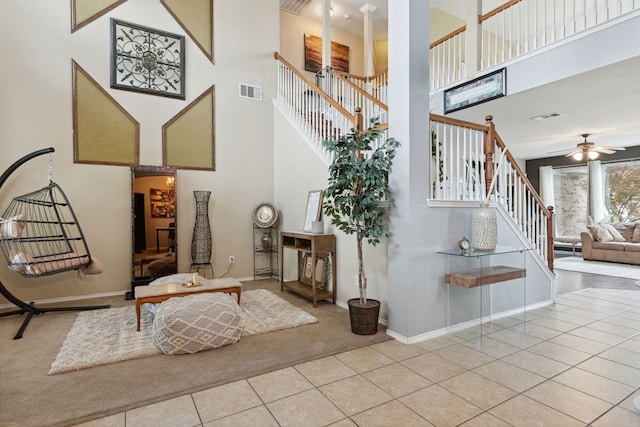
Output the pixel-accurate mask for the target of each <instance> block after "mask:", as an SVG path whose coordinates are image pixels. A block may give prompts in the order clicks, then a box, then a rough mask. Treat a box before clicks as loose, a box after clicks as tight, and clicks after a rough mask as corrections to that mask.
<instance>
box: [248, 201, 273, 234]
mask: <svg viewBox="0 0 640 427" xmlns="http://www.w3.org/2000/svg"><path fill="white" fill-rule="evenodd" d="M277 221H278V211H277V210H276V208H275V207H273V205H272V204H271V203H266V202H263V203H260V204H259V205H258V206H256V208H255V209H254V210H253V223H254V224H255V225H256V226H257V227H260V228H269V227H272V226H273V225H274V224H275V223H276V222H277Z"/></svg>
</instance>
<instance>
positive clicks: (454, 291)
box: [438, 247, 528, 343]
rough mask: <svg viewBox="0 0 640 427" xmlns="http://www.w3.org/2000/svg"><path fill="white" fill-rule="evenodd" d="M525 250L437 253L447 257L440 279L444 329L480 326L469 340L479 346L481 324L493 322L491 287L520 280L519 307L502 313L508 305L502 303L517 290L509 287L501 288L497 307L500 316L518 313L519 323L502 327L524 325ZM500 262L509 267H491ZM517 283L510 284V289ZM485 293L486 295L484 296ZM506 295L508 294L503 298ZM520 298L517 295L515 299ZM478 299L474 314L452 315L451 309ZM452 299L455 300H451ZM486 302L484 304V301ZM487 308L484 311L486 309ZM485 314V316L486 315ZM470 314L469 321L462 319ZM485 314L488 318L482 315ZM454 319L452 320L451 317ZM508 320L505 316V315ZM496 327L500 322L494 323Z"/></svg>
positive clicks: (501, 249) (506, 249)
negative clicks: (444, 306) (444, 301)
mask: <svg viewBox="0 0 640 427" xmlns="http://www.w3.org/2000/svg"><path fill="white" fill-rule="evenodd" d="M527 251H528V249H525V248H510V247H497V248H496V249H495V250H493V251H478V250H471V251H470V252H469V253H467V254H465V253H462V251H460V250H459V249H451V250H443V251H438V253H439V254H443V255H446V257H447V273H446V274H445V276H444V281H445V283H446V284H447V328H450V327H451V325H452V323H454V324H462V325H465V324H470V323H471V324H474V323H478V321H479V323H480V328H479V329H480V332H479V333H478V335H479V336H472V338H474V339H475V338H478V337H479V338H480V343H482V335H483V328H482V323H484V322H485V321H487V320H488V321H490V322H494V318H493V313H494V307H493V306H494V298H493V295H492V289H491V286H492V285H494V284H498V283H502V282H508V281H512V280H518V279H522V280H521V281H520V282H521V292H522V294H521V297H522V308H520V307H519V304H518V307H517V308H516V309H513V308H512V307H509V308H507V309H506V310H505V307H504V306H505V305H509V304H508V303H506V302H505V300H509V299H510V298H511V299H513V298H514V297H513V294H514V293H517V291H516V290H515V289H514V288H513V287H511V285H509V286H510V287H509V288H504V287H501V288H500V291H501V293H502V295H500V296H501V301H500V303H501V304H502V305H503V307H500V309H499V310H500V312H501V313H502V317H504V316H505V312H506V313H507V314H513V313H515V312H516V311H517V312H518V314H519V313H520V312H521V313H522V320H521V321H518V322H513V319H511V320H510V321H508V322H507V321H506V322H505V324H503V325H502V326H507V327H511V326H514V324H520V323H521V324H523V325H524V324H525V322H526V292H527V291H526V275H527V269H526V255H527ZM504 259H507V260H508V263H509V264H511V265H494V261H496V260H497V261H498V262H500V263H503V262H504ZM516 285H517V283H516V282H514V286H516ZM487 292H488V295H485V293H487ZM507 292H510V293H511V295H504V294H505V293H507ZM519 296H520V295H518V297H519ZM476 298H478V302H479V305H478V306H476V307H477V308H478V311H477V312H475V313H470V312H469V311H470V310H464V313H463V314H462V315H458V316H454V315H452V307H453V306H455V305H456V304H459V305H463V304H465V303H466V304H467V305H471V306H473V305H475V304H476V303H474V302H473V300H475V299H476ZM453 299H455V300H456V301H457V302H456V301H452V300H453ZM487 299H488V301H486V300H487ZM487 305H488V310H487V309H486V306H487ZM487 312H488V313H487ZM469 314H471V319H467V318H464V317H463V316H464V315H469ZM487 314H488V319H485V316H486V315H487ZM454 317H455V318H454ZM507 317H508V316H507ZM495 323H497V324H500V321H497V322H495Z"/></svg>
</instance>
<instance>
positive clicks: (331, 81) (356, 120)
mask: <svg viewBox="0 0 640 427" xmlns="http://www.w3.org/2000/svg"><path fill="white" fill-rule="evenodd" d="M274 57H275V59H276V60H277V61H278V92H277V95H278V96H277V98H276V103H277V105H278V106H279V107H280V108H281V109H282V110H283V111H284V112H285V113H286V114H287V116H288V117H289V118H290V120H291V121H292V122H293V124H294V125H295V126H297V128H298V129H299V130H300V131H301V132H302V133H303V134H304V135H305V136H306V138H307V141H308V142H309V143H310V145H311V147H312V148H313V149H314V150H315V151H316V152H317V153H318V154H319V155H320V157H321V158H322V159H323V160H324V161H325V163H326V164H327V165H328V164H329V163H330V161H331V158H330V155H329V153H328V152H326V151H325V150H324V148H323V147H322V141H324V140H327V139H336V138H339V137H340V135H342V134H345V133H348V132H349V130H350V129H351V128H355V127H356V126H362V124H363V123H370V122H371V119H374V118H377V117H378V118H379V117H381V116H382V117H384V118H385V119H386V112H387V111H388V107H387V106H386V105H385V104H383V103H382V102H381V101H380V100H379V99H377V98H375V97H374V96H372V95H371V94H369V93H366V92H365V91H364V90H363V89H362V88H361V87H359V86H358V85H357V84H355V83H353V82H352V81H351V80H352V79H354V77H353V76H351V77H349V78H347V77H346V76H344V75H340V74H337V73H333V72H331V69H325V70H323V71H321V77H320V78H319V79H317V80H319V81H318V83H319V85H322V86H323V87H325V88H327V91H325V90H323V89H322V88H320V87H319V85H318V84H316V83H313V82H312V81H310V80H309V79H308V78H307V77H305V76H304V74H303V73H301V72H300V71H299V70H296V69H295V68H294V67H293V66H291V64H290V63H288V62H287V61H286V60H285V59H284V58H282V56H280V55H279V54H278V53H277V52H276V53H275V54H274ZM359 80H360V81H365V82H366V80H367V79H365V78H360V79H359ZM359 104H360V105H359ZM348 111H355V112H356V113H355V114H350V113H349V112H348ZM381 127H382V128H383V129H386V128H387V127H388V126H387V124H386V123H384V124H383V125H382V126H381ZM429 128H430V129H431V138H430V140H431V154H432V156H431V159H430V162H431V171H432V173H431V177H430V183H429V186H430V191H429V194H430V201H431V202H432V205H434V206H437V205H438V203H441V204H442V203H444V204H446V205H447V206H451V205H452V204H455V203H462V204H466V205H468V202H470V201H472V202H475V203H478V206H479V203H480V201H482V200H484V198H485V194H488V193H489V187H490V185H491V182H492V181H493V180H494V177H495V178H496V179H495V183H494V186H493V188H492V190H495V191H491V193H490V194H491V197H490V200H491V203H492V204H493V206H495V207H496V208H499V209H502V210H503V211H504V214H505V215H504V216H505V217H507V218H508V219H509V221H510V223H511V224H510V225H511V227H512V228H513V229H514V230H517V232H518V233H519V235H520V236H521V237H522V239H523V241H524V242H525V244H526V245H527V246H528V247H531V248H533V249H534V252H535V253H536V254H537V255H538V257H537V258H538V261H539V263H540V264H542V265H545V266H546V267H547V268H548V269H549V271H550V272H551V271H553V233H552V232H551V230H553V227H552V219H553V215H552V210H551V209H549V208H546V207H545V206H544V204H543V203H542V201H541V199H540V197H539V195H538V194H537V192H536V191H535V189H534V188H533V186H532V185H531V183H530V182H529V180H528V179H527V177H526V176H525V174H524V173H523V172H522V170H521V169H520V167H519V166H518V164H517V163H516V161H515V159H514V158H513V157H512V156H511V154H510V153H509V152H508V150H507V147H506V145H505V143H504V141H503V140H502V138H500V135H499V134H498V133H497V132H496V130H495V128H494V125H493V123H492V117H487V123H485V124H484V125H480V124H475V123H469V122H465V121H461V120H456V119H452V118H449V117H445V116H439V115H435V114H430V117H429ZM386 139H387V135H386V132H385V134H384V135H383V137H382V138H381V139H380V141H384V140H386Z"/></svg>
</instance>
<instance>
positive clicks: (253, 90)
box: [240, 83, 262, 101]
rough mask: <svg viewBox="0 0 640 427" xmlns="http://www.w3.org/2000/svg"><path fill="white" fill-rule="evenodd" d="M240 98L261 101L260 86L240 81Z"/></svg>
mask: <svg viewBox="0 0 640 427" xmlns="http://www.w3.org/2000/svg"><path fill="white" fill-rule="evenodd" d="M240 98H248V99H253V100H255V101H262V88H261V87H260V86H253V85H248V84H246V83H240Z"/></svg>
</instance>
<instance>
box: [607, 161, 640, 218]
mask: <svg viewBox="0 0 640 427" xmlns="http://www.w3.org/2000/svg"><path fill="white" fill-rule="evenodd" d="M603 169H604V178H605V184H604V185H605V203H606V206H607V210H608V211H609V215H610V221H611V222H635V221H640V160H635V161H628V162H620V163H609V164H606V165H603Z"/></svg>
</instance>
